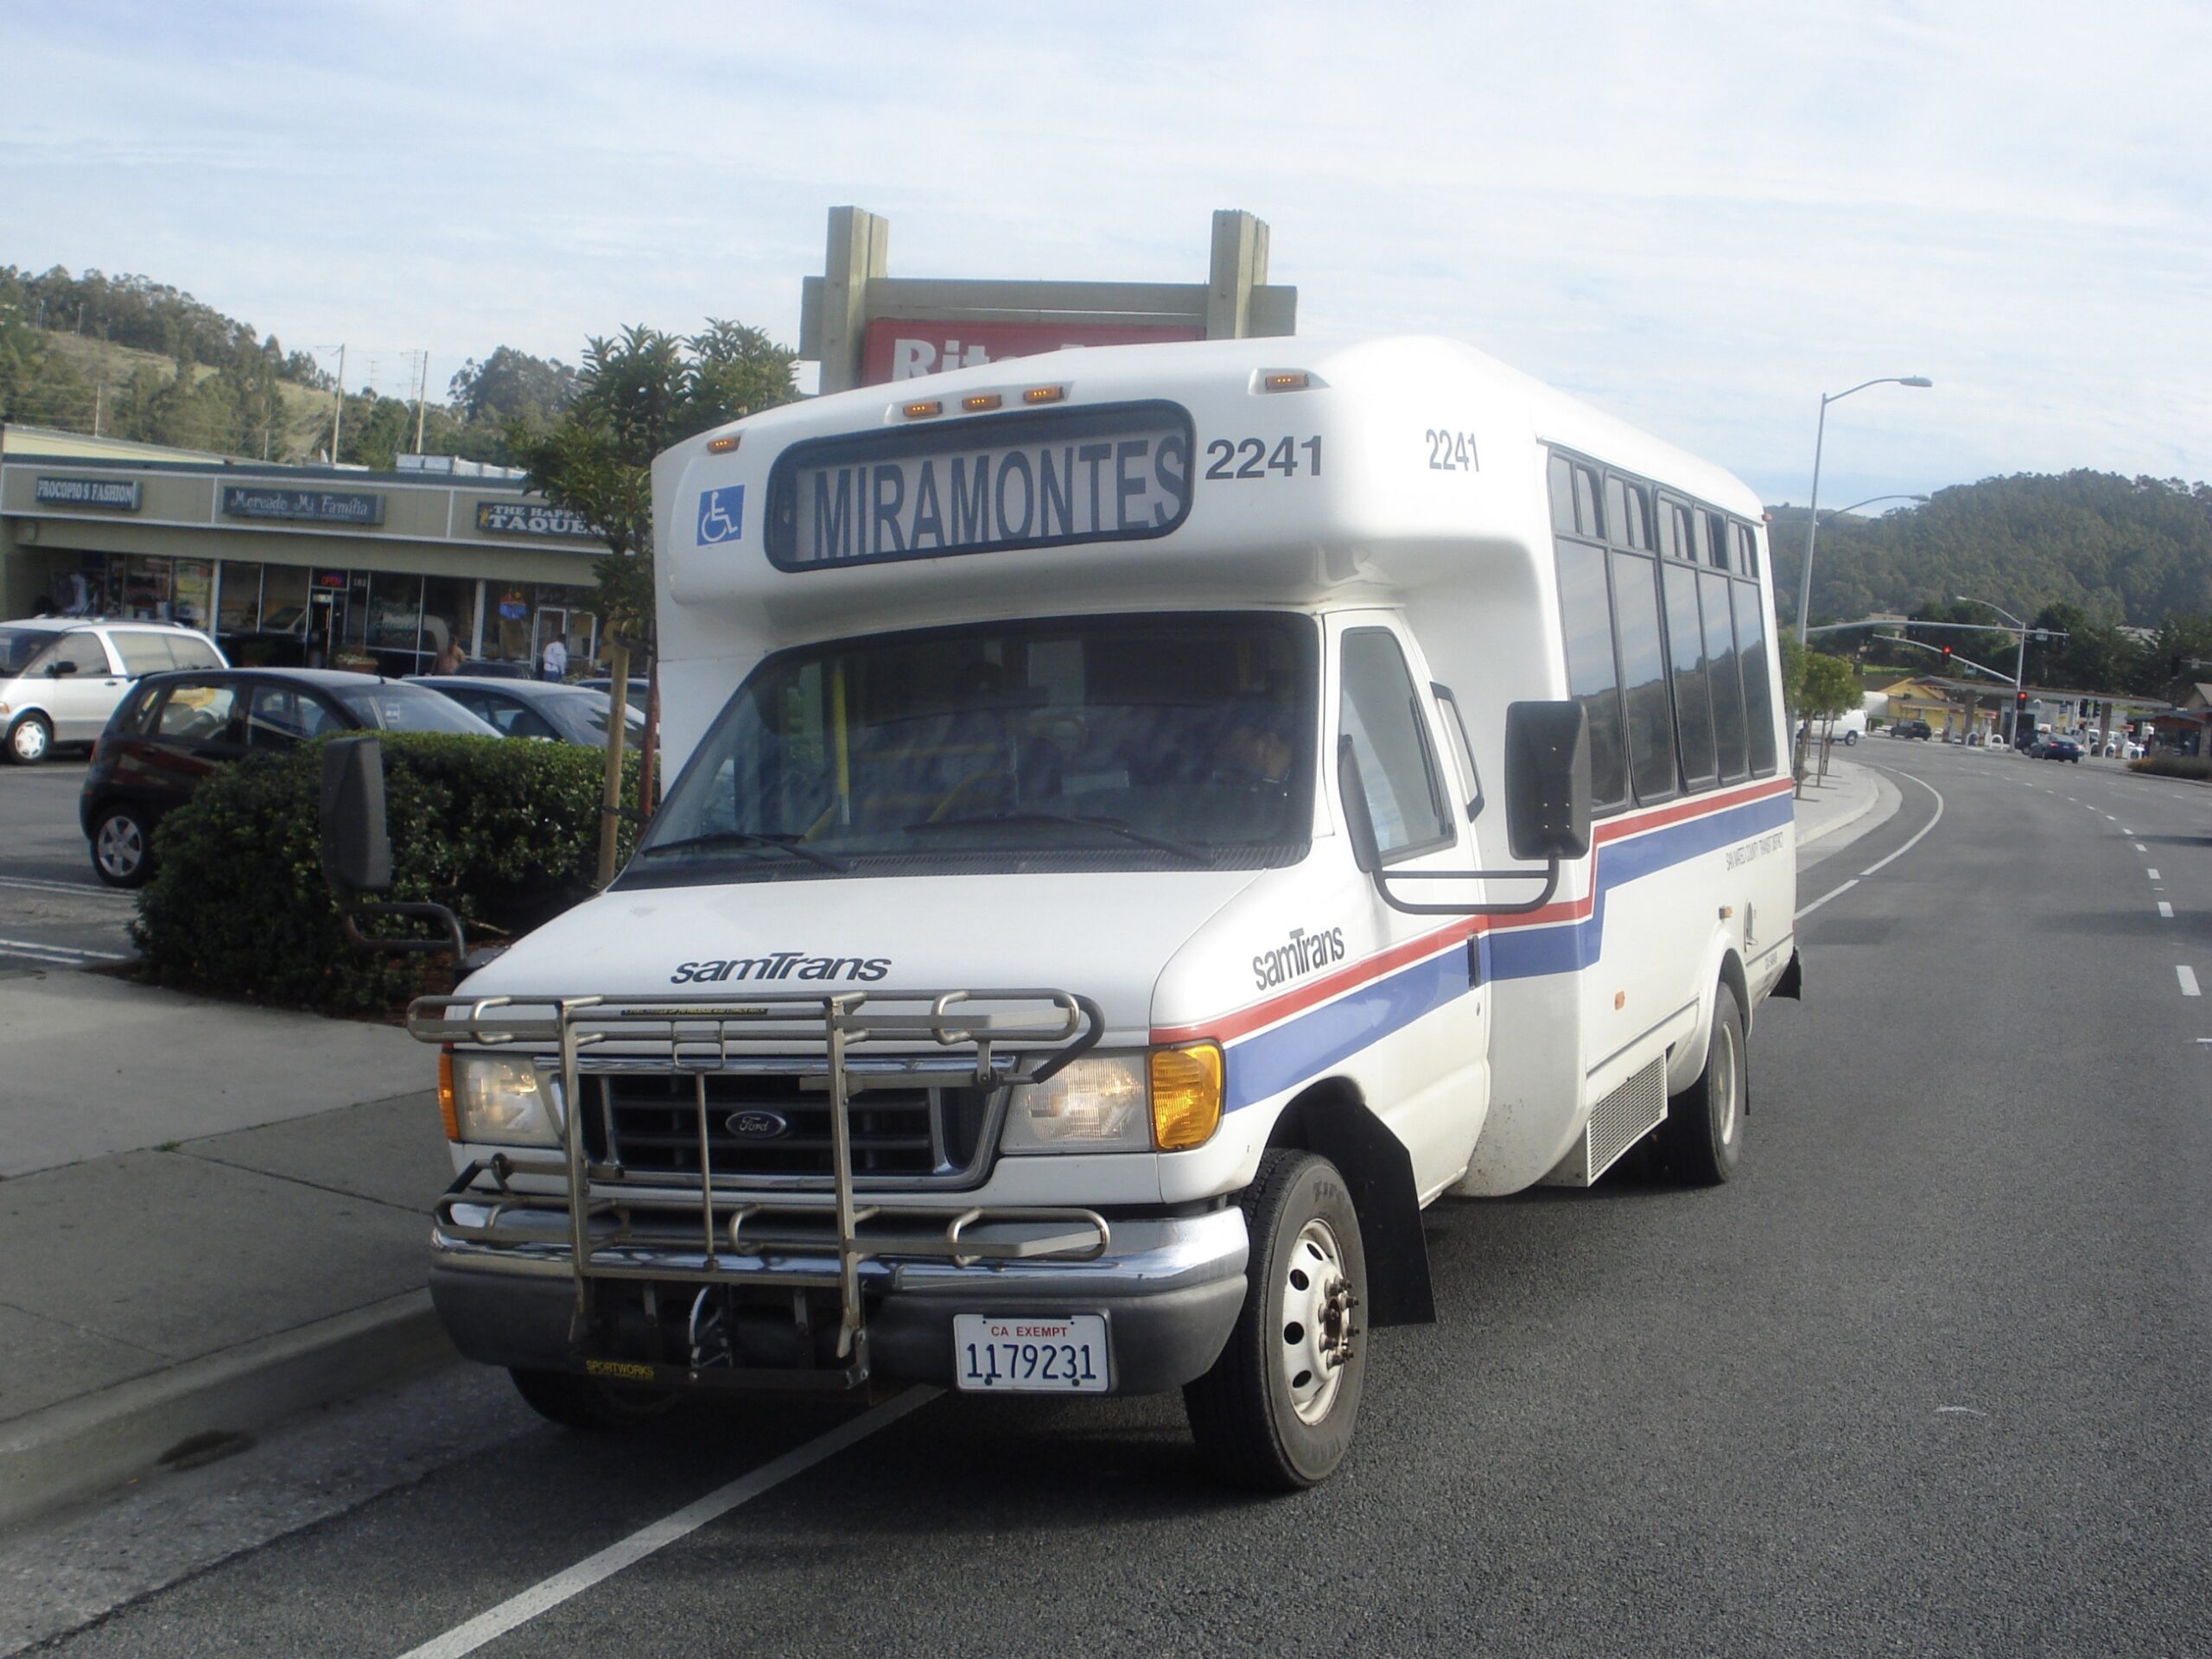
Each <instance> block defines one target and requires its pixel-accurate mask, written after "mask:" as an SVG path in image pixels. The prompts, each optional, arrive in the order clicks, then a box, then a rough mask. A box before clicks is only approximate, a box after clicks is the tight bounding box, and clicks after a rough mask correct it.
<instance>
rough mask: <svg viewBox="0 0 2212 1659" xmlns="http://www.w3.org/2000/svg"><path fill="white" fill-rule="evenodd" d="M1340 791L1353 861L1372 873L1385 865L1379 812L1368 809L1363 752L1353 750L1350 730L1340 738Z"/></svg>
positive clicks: (1338, 777) (1338, 778)
mask: <svg viewBox="0 0 2212 1659" xmlns="http://www.w3.org/2000/svg"><path fill="white" fill-rule="evenodd" d="M1337 795H1338V798H1339V799H1341V800H1342V801H1343V802H1344V829H1345V830H1346V831H1347V833H1349V834H1350V835H1351V861H1352V862H1353V863H1355V864H1357V866H1358V867H1359V868H1361V869H1362V870H1363V871H1364V872H1365V873H1366V874H1369V875H1372V874H1375V872H1376V871H1377V870H1379V869H1381V868H1383V850H1382V846H1381V843H1380V842H1377V841H1376V839H1375V815H1374V814H1373V813H1371V812H1370V811H1369V810H1367V785H1366V783H1365V782H1364V781H1363V779H1361V777H1360V775H1359V756H1358V755H1357V754H1355V753H1353V752H1352V747H1351V734H1349V733H1346V734H1344V736H1342V737H1339V738H1338V740H1337Z"/></svg>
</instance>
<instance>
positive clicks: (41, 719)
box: [8, 715, 54, 766]
mask: <svg viewBox="0 0 2212 1659" xmlns="http://www.w3.org/2000/svg"><path fill="white" fill-rule="evenodd" d="M53 749H54V728H53V727H52V726H50V725H48V723H47V719H46V716H45V715H24V716H23V717H22V719H21V720H19V721H16V723H15V724H14V725H13V726H10V728H8V759H9V760H11V761H13V762H14V763H15V764H16V766H36V765H38V763H39V762H40V761H41V760H45V759H46V757H47V756H48V754H49V753H52V752H53Z"/></svg>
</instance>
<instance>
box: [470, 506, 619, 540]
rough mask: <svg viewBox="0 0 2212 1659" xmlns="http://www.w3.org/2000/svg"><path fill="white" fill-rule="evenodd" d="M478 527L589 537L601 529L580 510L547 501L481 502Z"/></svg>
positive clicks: (503, 532)
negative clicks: (576, 510) (549, 504)
mask: <svg viewBox="0 0 2212 1659" xmlns="http://www.w3.org/2000/svg"><path fill="white" fill-rule="evenodd" d="M476 528H477V529H479V530H480V531H487V532H489V533H490V534H492V535H494V536H573V537H579V538H584V539H589V538H592V537H596V536H597V535H598V534H599V532H598V531H595V530H594V529H593V528H592V527H591V521H590V520H589V519H588V518H585V517H584V516H583V514H582V513H580V512H569V509H568V508H566V507H554V506H548V505H546V504H545V503H544V502H543V501H480V502H478V503H477V504H476Z"/></svg>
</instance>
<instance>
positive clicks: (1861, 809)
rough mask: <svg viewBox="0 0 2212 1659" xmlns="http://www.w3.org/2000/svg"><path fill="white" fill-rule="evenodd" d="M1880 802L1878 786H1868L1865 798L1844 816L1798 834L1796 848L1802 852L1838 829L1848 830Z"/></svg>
mask: <svg viewBox="0 0 2212 1659" xmlns="http://www.w3.org/2000/svg"><path fill="white" fill-rule="evenodd" d="M1850 764H1852V765H1853V766H1857V765H1858V764H1859V763H1858V762H1856V761H1853V762H1852V763H1850ZM1881 804H1882V791H1881V790H1880V789H1879V788H1870V789H1869V790H1868V791H1866V799H1865V800H1863V801H1861V802H1860V803H1859V804H1858V805H1857V806H1855V807H1853V809H1852V810H1850V811H1849V812H1848V813H1847V814H1846V815H1845V816H1844V817H1840V818H1832V819H1830V820H1829V821H1828V822H1827V823H1824V824H1822V825H1821V827H1820V828H1819V829H1815V830H1814V831H1813V832H1812V834H1810V835H1803V834H1801V835H1799V836H1798V837H1797V850H1798V851H1800V852H1802V851H1804V849H1806V848H1808V847H1810V846H1813V845H1815V844H1816V843H1817V842H1823V841H1826V840H1827V838H1828V837H1829V836H1832V835H1834V834H1835V833H1836V831H1838V830H1839V829H1849V828H1850V827H1851V826H1852V825H1853V824H1854V823H1858V822H1859V819H1861V818H1863V817H1866V815H1867V814H1868V813H1870V812H1872V811H1873V810H1875V809H1876V808H1877V807H1878V806H1880V805H1881Z"/></svg>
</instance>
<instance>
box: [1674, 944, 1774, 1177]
mask: <svg viewBox="0 0 2212 1659" xmlns="http://www.w3.org/2000/svg"><path fill="white" fill-rule="evenodd" d="M1750 1106H1751V1076H1750V1073H1749V1072H1748V1071H1745V1065H1744V1011H1743V1009H1742V1007H1740V1006H1739V1005H1738V1002H1737V1001H1736V993H1735V990H1734V989H1733V988H1732V987H1731V986H1730V985H1729V984H1728V982H1726V980H1723V981H1722V982H1720V986H1719V989H1718V990H1717V991H1716V992H1715V993H1714V995H1713V1035H1712V1037H1711V1038H1710V1039H1708V1040H1707V1044H1706V1050H1705V1070H1704V1071H1700V1073H1698V1078H1697V1081H1696V1082H1695V1083H1693V1084H1690V1086H1689V1087H1688V1088H1687V1089H1685V1090H1682V1092H1681V1094H1679V1095H1676V1096H1674V1097H1673V1098H1672V1099H1670V1100H1669V1101H1668V1103H1667V1121H1666V1122H1663V1123H1662V1124H1661V1125H1660V1126H1659V1134H1658V1137H1657V1138H1658V1141H1659V1149H1660V1152H1661V1153H1662V1155H1664V1157H1665V1158H1666V1160H1667V1168H1668V1170H1669V1173H1672V1174H1673V1175H1674V1177H1675V1179H1677V1180H1680V1181H1684V1182H1687V1183H1688V1184H1689V1185H1693V1186H1719V1185H1721V1184H1722V1183H1723V1182H1724V1181H1726V1180H1727V1179H1729V1178H1730V1177H1732V1176H1733V1175H1734V1174H1735V1173H1736V1165H1737V1163H1738V1161H1739V1160H1741V1159H1742V1157H1743V1155H1744V1115H1745V1111H1746V1110H1747V1109H1749V1108H1750Z"/></svg>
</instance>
